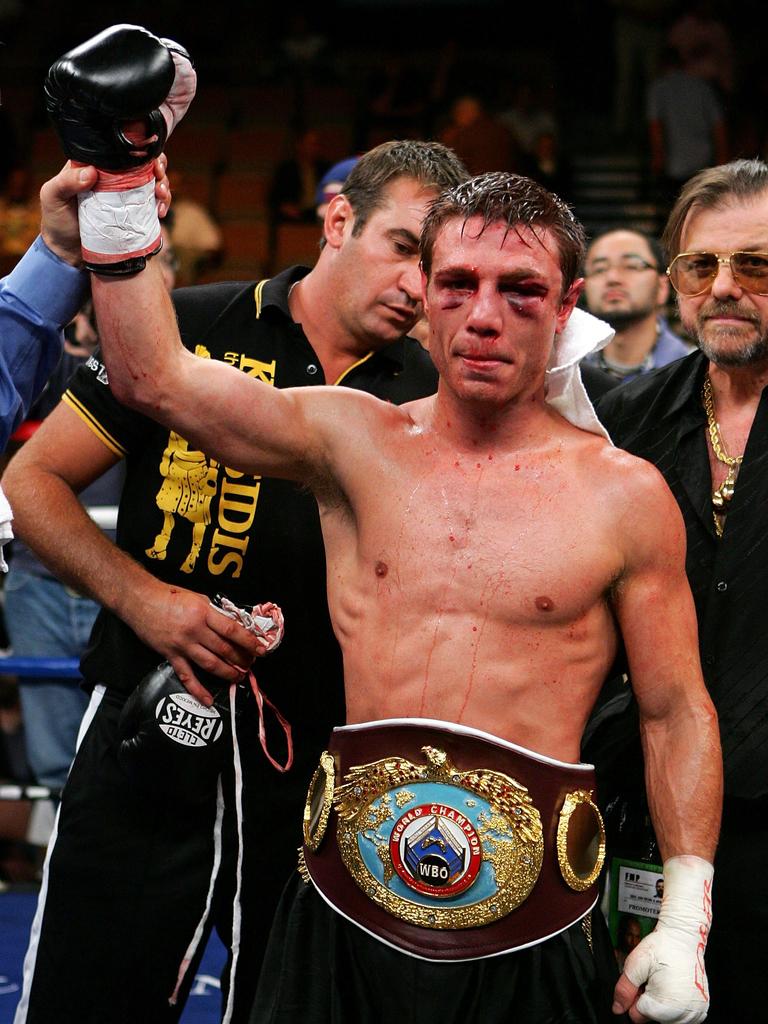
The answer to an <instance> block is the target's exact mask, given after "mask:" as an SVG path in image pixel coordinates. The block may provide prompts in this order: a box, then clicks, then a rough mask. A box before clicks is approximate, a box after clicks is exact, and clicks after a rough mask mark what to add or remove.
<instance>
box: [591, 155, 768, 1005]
mask: <svg viewBox="0 0 768 1024" xmlns="http://www.w3.org/2000/svg"><path fill="white" fill-rule="evenodd" d="M663 243H664V246H665V249H666V251H667V253H668V255H669V257H670V265H669V270H668V274H669V278H670V281H671V283H672V285H673V287H674V288H675V290H676V292H677V301H678V305H679V309H680V316H681V319H682V322H683V324H684V325H685V327H686V329H687V330H688V331H689V332H690V333H691V335H692V336H695V337H696V339H697V341H698V345H699V350H698V351H696V352H694V353H692V354H691V355H689V356H688V357H687V358H686V359H684V360H681V361H679V362H677V363H675V364H674V365H672V366H668V367H665V368H664V369H661V370H659V371H657V372H655V373H653V374H650V375H647V376H645V377H643V378H641V379H639V380H636V381H633V382H632V383H631V384H628V385H626V386H624V387H621V388H617V389H614V390H613V391H611V392H610V393H609V394H608V395H607V396H606V397H605V398H604V399H603V400H602V401H601V403H600V404H599V406H598V412H599V414H600V417H601V419H602V420H603V422H604V423H605V425H606V426H607V427H608V429H609V431H610V433H611V436H612V438H613V440H614V441H615V442H616V444H618V445H620V446H621V447H623V448H626V449H627V450H628V451H630V452H632V453H633V454H635V455H639V456H642V457H644V458H646V459H648V460H649V461H651V462H653V463H655V465H656V466H657V467H658V468H659V469H660V470H661V472H662V473H663V474H664V477H665V478H666V481H667V483H668V484H669V486H670V488H671V489H672V492H673V493H674V495H675V497H676V499H677V501H678V503H679V505H680V508H681V510H682V513H683V517H684V519H685V522H686V526H687V535H688V553H687V565H686V568H687V573H688V578H689V582H690V584H691V589H692V591H693V594H694V599H695V602H696V610H697V615H698V622H699V645H700V650H701V662H702V666H703V669H704V676H705V680H706V683H707V686H708V688H709V691H710V693H711V695H712V697H713V700H714V703H715V706H716V708H717V710H718V714H719V718H720V729H721V734H722V743H723V756H724V761H725V793H726V799H725V805H724V810H723V828H722V832H721V838H720V846H719V849H718V854H717V861H716V877H717V879H718V882H717V885H716V886H715V887H714V913H713V918H714V921H715V925H714V927H713V930H712V936H711V941H710V944H709V947H708V950H707V958H706V959H707V974H708V976H709V980H710V988H711V1011H710V1014H709V1017H708V1022H710V1024H711V1022H720V1021H726V1020H727V1021H756V1020H760V1019H762V1017H763V1016H764V1013H765V1011H764V1006H763V1004H764V997H763V995H762V992H761V987H760V985H759V984H756V982H758V980H759V978H760V977H762V976H763V973H764V969H765V968H764V956H763V953H762V949H763V937H764V935H765V934H766V930H768V872H766V870H765V864H766V859H767V858H768V815H767V814H766V812H767V811H768V699H767V698H768V629H766V626H765V609H766V606H768V530H767V529H766V509H767V508H768V397H763V388H764V385H765V384H766V382H768V165H766V164H765V163H763V162H762V161H759V160H737V161H735V162H733V163H729V164H725V165H722V166H719V167H714V168H710V169H708V170H704V171H701V172H700V173H699V174H697V175H695V176H694V177H693V178H691V180H690V181H689V182H688V183H687V184H686V185H685V186H684V188H683V190H682V192H681V194H680V196H679V198H678V200H677V202H676V203H675V206H674V208H673V209H672V212H671V214H670V217H669V221H668V224H667V227H666V230H665V233H664V238H663ZM671 784H672V785H674V780H671Z"/></svg>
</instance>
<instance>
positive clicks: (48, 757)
mask: <svg viewBox="0 0 768 1024" xmlns="http://www.w3.org/2000/svg"><path fill="white" fill-rule="evenodd" d="M98 611H99V606H98V605H97V604H96V603H95V602H94V601H91V600H90V599H88V598H85V597H77V596H75V595H74V594H72V593H71V592H70V591H68V590H67V589H66V588H65V587H64V586H63V585H62V584H61V583H59V582H58V580H54V579H50V578H48V577H44V576H36V575H34V574H33V573H28V572H25V571H24V570H21V569H14V568H13V566H11V568H10V571H9V572H8V576H7V578H6V582H5V624H6V627H7V630H8V636H9V638H10V641H11V644H12V645H13V653H14V654H16V655H18V656H19V657H30V658H39V657H48V658H79V657H80V656H81V654H82V653H83V649H84V648H85V645H86V643H87V641H88V637H89V636H90V634H91V628H92V627H93V621H94V619H95V618H96V615H97V613H98ZM19 693H20V696H21V708H22V714H23V716H24V735H25V742H26V748H27V760H28V761H29V766H30V768H31V769H32V773H33V775H34V776H35V779H36V780H37V782H39V783H40V784H41V785H43V786H51V787H55V788H60V787H62V786H63V785H64V783H65V782H66V780H67V773H68V771H69V766H70V764H71V763H72V758H73V757H74V756H75V743H76V740H77V730H78V728H79V726H80V720H81V718H82V717H83V712H84V711H85V709H86V707H87V705H88V696H87V694H85V693H84V692H83V691H82V690H81V689H80V686H79V685H78V680H77V679H37V678H31V677H30V678H20V679H19Z"/></svg>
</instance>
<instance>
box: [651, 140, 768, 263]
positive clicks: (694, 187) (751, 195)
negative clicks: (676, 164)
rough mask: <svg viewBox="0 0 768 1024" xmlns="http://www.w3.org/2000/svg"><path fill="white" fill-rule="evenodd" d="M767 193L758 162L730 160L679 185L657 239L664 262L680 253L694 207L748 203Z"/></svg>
mask: <svg viewBox="0 0 768 1024" xmlns="http://www.w3.org/2000/svg"><path fill="white" fill-rule="evenodd" d="M766 192H768V164H765V163H763V161H762V160H732V161H731V163H729V164H721V165H720V166H719V167H707V168H706V169H705V170H703V171H699V173H698V174H694V176H693V177H692V178H691V179H690V180H689V181H687V182H686V183H685V185H683V188H682V190H681V192H680V195H679V196H678V197H677V200H676V201H675V205H674V206H673V207H672V211H671V213H670V215H669V219H668V220H667V226H666V227H665V228H664V234H663V235H662V236H661V244H662V246H663V247H664V252H665V254H666V257H667V260H668V261H669V262H670V263H671V262H672V260H673V259H674V258H675V256H677V255H679V253H680V242H681V239H682V236H683V225H684V224H685V219H686V217H687V216H688V214H689V213H690V212H691V210H692V209H693V208H694V207H697V208H698V209H702V210H712V209H715V208H717V207H722V206H726V205H727V204H728V203H729V202H730V201H732V200H735V201H736V202H739V201H742V202H743V201H745V200H746V201H749V200H750V199H755V198H756V197H757V196H760V195H764V194H765V193H766Z"/></svg>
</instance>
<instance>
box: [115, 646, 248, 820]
mask: <svg viewBox="0 0 768 1024" xmlns="http://www.w3.org/2000/svg"><path fill="white" fill-rule="evenodd" d="M198 674H199V676H200V680H201V682H202V683H203V685H205V686H207V687H208V688H209V689H211V692H212V693H213V694H214V695H215V700H214V703H213V704H212V705H211V706H210V707H206V706H205V705H204V704H201V703H200V702H199V701H198V700H196V699H195V698H194V697H193V696H192V694H191V693H188V692H187V690H186V689H185V688H184V685H183V683H182V682H181V681H180V679H179V677H178V676H177V675H176V673H175V672H174V670H173V668H172V666H171V665H170V664H169V663H168V662H167V661H166V662H163V663H162V664H161V665H159V666H158V667H157V668H156V669H155V670H154V672H150V673H149V674H148V675H147V676H145V677H144V679H142V681H141V682H140V683H139V685H138V686H137V687H136V689H135V690H134V691H133V693H132V694H131V695H130V696H129V698H128V700H127V701H126V702H125V705H124V707H123V710H122V713H121V715H120V722H119V727H118V728H119V735H120V746H119V748H118V761H119V762H120V765H121V767H122V768H123V770H124V771H125V772H126V774H127V775H128V776H129V777H130V778H131V780H132V781H133V782H134V783H136V784H137V785H139V786H140V787H143V788H145V789H149V790H151V791H155V792H157V791H160V792H163V793H166V794H168V795H172V796H173V797H174V799H177V800H179V801H184V802H188V803H195V802H197V801H199V800H206V799H209V798H210V797H211V795H212V794H213V793H214V792H215V789H216V780H217V779H218V776H219V772H220V771H221V768H222V766H223V765H224V763H225V760H226V759H227V758H228V757H229V758H231V752H232V741H231V735H230V728H231V727H230V711H229V687H228V685H227V684H226V683H224V682H223V680H221V679H218V680H217V679H215V677H213V676H210V675H208V674H207V673H203V672H201V671H200V670H199V669H198Z"/></svg>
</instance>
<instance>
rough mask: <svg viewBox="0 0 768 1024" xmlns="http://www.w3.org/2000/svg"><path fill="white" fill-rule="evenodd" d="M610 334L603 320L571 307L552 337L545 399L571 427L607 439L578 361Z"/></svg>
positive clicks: (602, 342) (609, 337) (596, 347)
mask: <svg viewBox="0 0 768 1024" xmlns="http://www.w3.org/2000/svg"><path fill="white" fill-rule="evenodd" d="M613 335H614V330H613V328H612V327H611V326H609V325H608V324H607V323H606V322H605V321H604V320H598V318H597V317H596V316H592V314H591V313H587V312H585V311H584V310H583V309H574V311H573V313H571V318H570V320H569V321H568V323H567V325H566V328H565V330H564V331H563V333H562V334H560V335H558V336H557V337H556V338H555V344H554V346H553V347H552V355H551V356H550V358H549V368H548V370H547V384H546V386H547V401H548V402H549V404H550V405H551V406H553V408H555V409H557V411H558V412H559V413H560V415H561V416H564V417H565V418H566V419H567V420H568V421H569V422H570V423H573V425H574V426H575V427H581V429H582V430H589V431H591V433H593V434H599V435H600V437H604V438H606V439H607V440H608V441H610V437H608V431H607V430H606V429H605V427H604V426H603V425H602V423H601V422H600V420H599V419H598V418H597V413H596V412H595V409H594V406H593V405H592V403H591V402H590V400H589V395H588V394H587V392H586V389H585V387H584V382H583V381H582V379H581V372H580V371H579V363H580V362H581V360H582V359H583V358H584V357H585V356H588V355H590V354H591V353H592V352H599V351H600V349H601V348H605V346H606V345H607V344H608V342H609V341H610V340H611V338H612V337H613Z"/></svg>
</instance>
